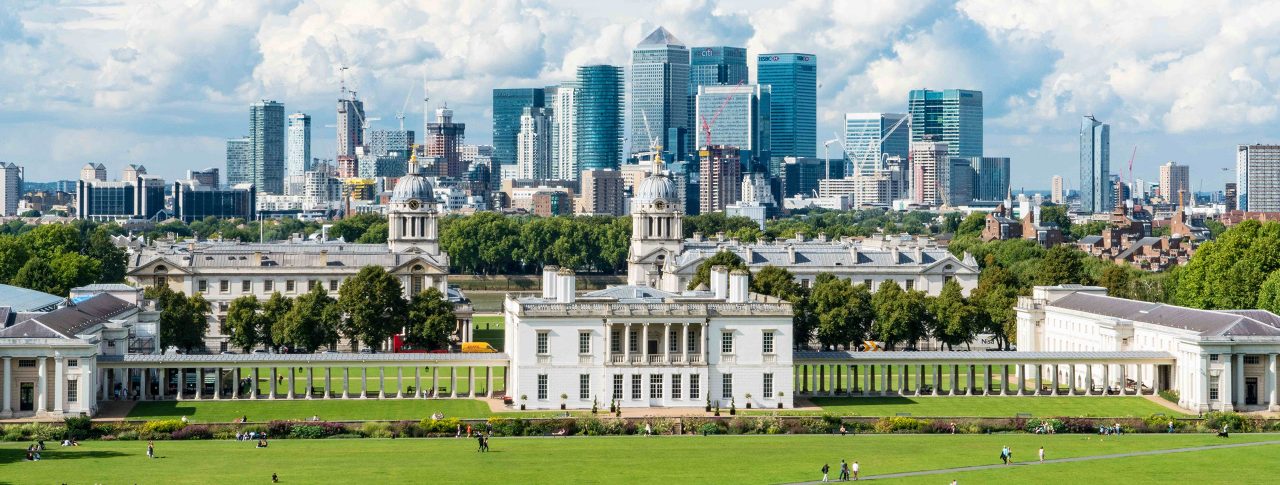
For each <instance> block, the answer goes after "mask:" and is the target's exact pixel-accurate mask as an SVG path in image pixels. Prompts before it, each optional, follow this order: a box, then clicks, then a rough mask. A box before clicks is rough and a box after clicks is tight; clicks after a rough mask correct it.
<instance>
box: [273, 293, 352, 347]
mask: <svg viewBox="0 0 1280 485" xmlns="http://www.w3.org/2000/svg"><path fill="white" fill-rule="evenodd" d="M341 319H342V312H341V311H340V310H339V309H338V302H337V300H334V299H333V298H332V297H330V296H329V294H328V293H327V292H326V291H325V290H324V285H315V286H312V287H311V290H310V291H308V292H306V293H305V294H303V295H301V296H299V297H297V298H296V299H294V300H293V305H292V306H291V307H290V308H289V311H288V312H285V314H284V317H283V318H281V319H280V320H279V321H278V322H276V325H275V326H273V333H274V337H275V339H276V341H277V342H279V343H281V344H283V345H287V346H289V348H290V349H300V350H304V351H314V350H316V349H318V348H320V347H321V346H325V345H327V346H329V347H330V348H333V347H334V344H335V343H336V342H337V341H338V321H339V320H341Z"/></svg>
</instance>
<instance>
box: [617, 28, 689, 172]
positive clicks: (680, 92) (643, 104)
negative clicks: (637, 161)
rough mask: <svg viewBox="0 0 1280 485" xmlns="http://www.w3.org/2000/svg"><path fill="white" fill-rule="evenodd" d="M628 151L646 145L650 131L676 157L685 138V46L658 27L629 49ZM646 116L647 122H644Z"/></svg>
mask: <svg viewBox="0 0 1280 485" xmlns="http://www.w3.org/2000/svg"><path fill="white" fill-rule="evenodd" d="M630 96H631V137H630V138H631V153H636V152H642V151H646V150H648V149H649V142H648V140H649V138H650V134H652V136H653V137H656V138H660V140H659V142H660V143H662V145H663V147H664V151H666V152H668V153H672V154H673V155H674V157H673V158H676V159H678V158H680V157H681V156H682V155H684V154H683V153H679V151H680V149H679V148H674V149H673V147H680V146H681V145H686V146H687V145H688V141H687V140H688V139H689V49H687V48H685V45H684V43H683V42H680V39H677V38H676V36H675V35H672V34H671V32H668V31H667V29H665V28H662V27H658V29H657V30H654V31H653V33H651V34H649V36H648V37H645V38H644V40H643V41H641V42H640V44H639V45H637V46H636V48H635V50H632V51H631V91H630ZM646 118H647V119H648V122H647V123H646V121H645V120H646Z"/></svg>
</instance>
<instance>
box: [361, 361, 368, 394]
mask: <svg viewBox="0 0 1280 485" xmlns="http://www.w3.org/2000/svg"><path fill="white" fill-rule="evenodd" d="M368 398H369V368H368V367H361V368H360V399H368Z"/></svg>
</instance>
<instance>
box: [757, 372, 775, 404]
mask: <svg viewBox="0 0 1280 485" xmlns="http://www.w3.org/2000/svg"><path fill="white" fill-rule="evenodd" d="M760 397H761V398H763V399H769V398H770V397H773V373H772V372H766V373H764V395H763V396H760Z"/></svg>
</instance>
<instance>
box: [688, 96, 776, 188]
mask: <svg viewBox="0 0 1280 485" xmlns="http://www.w3.org/2000/svg"><path fill="white" fill-rule="evenodd" d="M769 89H770V88H769V86H760V85H755V84H748V85H736V86H701V87H699V88H698V93H697V102H696V105H697V107H696V119H697V120H698V125H697V126H698V129H697V137H696V138H695V146H697V147H699V148H701V147H705V146H708V145H712V144H714V145H723V146H731V147H737V148H738V156H739V157H740V159H741V161H742V162H743V163H744V164H745V165H746V166H744V169H743V171H744V172H753V171H764V170H765V167H767V166H768V163H769V159H770V146H771V141H770V140H771V134H770V131H769V130H770V125H771V123H770V121H769V120H770V118H769V117H770V116H771V113H770V108H769V106H770V94H769ZM757 167H758V168H759V170H756V168H757Z"/></svg>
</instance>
